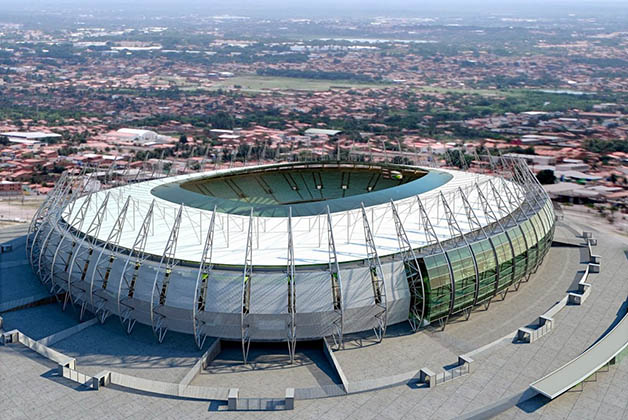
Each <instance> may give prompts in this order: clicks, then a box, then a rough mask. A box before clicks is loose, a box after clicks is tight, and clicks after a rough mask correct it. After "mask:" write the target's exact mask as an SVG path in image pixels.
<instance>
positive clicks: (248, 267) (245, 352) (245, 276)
mask: <svg viewBox="0 0 628 420" xmlns="http://www.w3.org/2000/svg"><path fill="white" fill-rule="evenodd" d="M252 275H253V208H251V214H250V216H249V229H248V234H247V238H246V249H245V251H244V270H243V272H242V298H241V300H240V306H241V311H240V336H241V341H242V360H243V362H244V364H246V363H247V360H248V357H249V349H250V347H251V335H250V327H251V325H250V324H251V323H250V312H251V280H252V279H251V277H252Z"/></svg>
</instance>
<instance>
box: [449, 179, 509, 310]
mask: <svg viewBox="0 0 628 420" xmlns="http://www.w3.org/2000/svg"><path fill="white" fill-rule="evenodd" d="M478 188H479V187H478ZM458 192H459V193H460V198H461V199H462V205H463V207H464V211H465V213H466V215H467V221H468V222H469V227H470V228H471V230H472V231H475V232H479V233H480V234H481V236H482V237H483V238H484V239H486V240H488V242H489V244H490V245H491V249H492V250H493V258H494V259H495V266H497V265H498V262H497V251H495V246H494V245H493V241H492V240H491V238H490V237H489V236H488V235H487V233H486V231H485V230H484V226H482V224H481V223H480V221H479V220H478V217H477V215H476V214H475V210H473V207H472V206H471V204H470V203H469V199H468V198H467V196H466V194H465V193H464V191H463V190H462V188H460V187H458ZM473 258H474V259H475V264H476V269H477V258H476V256H475V253H473ZM498 271H499V269H497V270H496V273H497V272H498ZM477 274H478V282H477V284H476V288H475V296H474V297H473V306H475V305H477V304H478V303H480V302H478V298H479V293H480V281H479V272H478V273H477ZM495 281H496V282H497V278H496V279H495ZM489 300H490V299H489Z"/></svg>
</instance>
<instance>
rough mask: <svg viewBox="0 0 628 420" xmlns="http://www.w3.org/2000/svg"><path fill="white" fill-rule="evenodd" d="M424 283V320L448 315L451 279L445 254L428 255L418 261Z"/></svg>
mask: <svg viewBox="0 0 628 420" xmlns="http://www.w3.org/2000/svg"><path fill="white" fill-rule="evenodd" d="M419 266H420V267H421V274H422V275H423V281H424V282H425V295H426V302H425V303H426V312H427V315H426V319H429V320H430V321H433V320H437V319H440V318H443V317H444V316H446V315H447V314H448V313H449V305H450V302H451V278H450V275H449V265H448V264H447V258H446V257H445V254H436V255H430V256H429V257H425V258H423V259H420V260H419Z"/></svg>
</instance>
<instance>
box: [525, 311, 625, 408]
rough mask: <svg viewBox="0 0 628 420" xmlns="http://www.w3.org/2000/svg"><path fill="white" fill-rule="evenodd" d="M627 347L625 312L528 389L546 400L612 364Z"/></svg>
mask: <svg viewBox="0 0 628 420" xmlns="http://www.w3.org/2000/svg"><path fill="white" fill-rule="evenodd" d="M626 348H628V313H626V314H624V316H623V318H622V319H621V320H620V321H619V323H618V324H617V325H615V327H613V329H612V330H611V331H609V332H608V334H606V335H605V336H604V337H602V339H600V340H599V341H598V342H597V343H595V344H594V345H593V346H592V347H590V348H589V349H587V350H586V351H585V352H584V353H582V354H581V355H580V356H578V357H576V358H575V359H573V360H572V361H570V362H568V363H567V364H565V365H563V366H561V367H560V368H558V369H556V370H555V371H553V372H552V373H550V374H548V375H546V376H544V377H543V378H541V379H539V380H538V381H536V382H534V383H532V384H530V388H532V389H533V390H535V391H537V392H538V393H540V394H542V395H544V396H546V397H547V398H549V399H552V400H553V399H554V398H556V397H558V396H559V395H561V394H562V393H564V392H565V391H567V390H569V389H571V388H573V387H574V386H576V385H578V384H580V383H581V382H582V381H584V380H585V379H586V378H588V377H589V376H591V375H593V374H594V373H595V372H597V371H598V370H599V369H600V368H602V367H604V366H605V365H607V364H609V363H613V362H614V359H615V358H616V357H617V355H618V354H619V353H621V352H622V351H623V350H625V349H626Z"/></svg>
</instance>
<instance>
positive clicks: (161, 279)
mask: <svg viewBox="0 0 628 420" xmlns="http://www.w3.org/2000/svg"><path fill="white" fill-rule="evenodd" d="M182 212H183V204H181V205H180V206H179V210H178V211H177V215H176V217H175V219H174V223H173V224H172V229H171V230H170V236H169V237H168V241H167V242H166V247H165V248H164V253H163V254H162V256H161V260H160V261H159V267H158V268H157V273H156V274H155V280H154V281H153V289H152V293H151V311H150V322H151V326H152V328H153V333H154V334H155V337H157V341H159V342H160V343H161V342H163V341H164V337H165V336H166V333H167V332H168V322H167V320H168V318H167V316H166V313H165V305H166V298H167V297H168V286H169V285H170V281H171V280H172V279H171V276H172V272H173V270H174V268H175V267H176V265H177V260H176V259H175V257H176V253H177V241H178V240H179V227H180V226H181V214H182ZM164 266H165V271H164V273H163V276H162V272H161V270H162V268H163V267H164Z"/></svg>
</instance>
